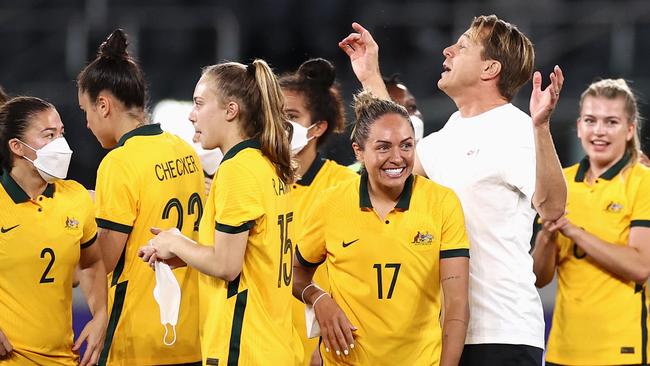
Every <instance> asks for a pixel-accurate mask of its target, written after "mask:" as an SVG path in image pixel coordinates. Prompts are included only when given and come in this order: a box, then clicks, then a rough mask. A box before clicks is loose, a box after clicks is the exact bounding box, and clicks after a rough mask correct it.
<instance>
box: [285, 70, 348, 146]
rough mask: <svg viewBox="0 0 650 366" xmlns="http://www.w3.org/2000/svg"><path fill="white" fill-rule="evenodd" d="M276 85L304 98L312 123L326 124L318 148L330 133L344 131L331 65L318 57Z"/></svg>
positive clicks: (340, 101)
mask: <svg viewBox="0 0 650 366" xmlns="http://www.w3.org/2000/svg"><path fill="white" fill-rule="evenodd" d="M279 82H280V86H281V87H282V89H286V90H291V91H294V92H297V93H300V94H302V95H303V96H304V97H305V104H306V107H307V109H308V110H309V113H310V114H311V118H312V121H311V122H312V123H316V122H318V121H327V123H328V125H327V130H326V131H325V133H324V134H323V135H322V136H320V137H319V138H318V142H317V144H318V145H319V146H320V145H321V144H323V143H325V142H326V141H327V140H328V138H329V136H331V134H332V133H341V132H343V131H344V130H345V106H344V104H343V97H342V96H341V91H340V88H339V85H338V83H337V82H336V71H335V69H334V65H332V63H331V62H329V61H327V60H325V59H322V58H314V59H310V60H307V61H305V62H303V64H302V65H300V67H299V68H298V70H297V71H296V72H292V73H288V74H284V75H282V76H281V77H280V79H279Z"/></svg>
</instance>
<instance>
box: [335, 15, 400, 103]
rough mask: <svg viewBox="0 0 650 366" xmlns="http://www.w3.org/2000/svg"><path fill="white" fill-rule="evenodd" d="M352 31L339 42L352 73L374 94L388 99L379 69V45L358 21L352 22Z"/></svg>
mask: <svg viewBox="0 0 650 366" xmlns="http://www.w3.org/2000/svg"><path fill="white" fill-rule="evenodd" d="M352 28H353V29H354V32H353V33H350V35H349V36H347V37H345V38H344V39H343V40H342V41H341V42H339V48H340V49H342V50H343V52H345V53H346V54H347V55H348V56H349V57H350V63H351V64H352V70H353V71H354V74H355V75H356V76H357V79H359V82H361V85H363V87H364V89H367V90H370V91H371V92H372V93H373V94H375V96H377V97H379V98H384V99H390V97H389V95H388V91H386V85H384V81H383V80H382V78H381V72H380V71H379V45H378V44H377V42H375V40H374V39H373V38H372V35H371V34H370V32H368V30H367V29H365V28H364V27H362V26H361V24H359V23H352Z"/></svg>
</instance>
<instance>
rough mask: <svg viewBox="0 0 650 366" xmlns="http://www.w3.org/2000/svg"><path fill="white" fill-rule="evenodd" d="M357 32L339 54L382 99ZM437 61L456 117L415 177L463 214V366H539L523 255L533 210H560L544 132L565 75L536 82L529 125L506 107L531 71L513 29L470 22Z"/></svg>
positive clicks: (366, 36) (536, 313)
mask: <svg viewBox="0 0 650 366" xmlns="http://www.w3.org/2000/svg"><path fill="white" fill-rule="evenodd" d="M353 28H354V30H355V31H356V32H355V33H352V34H350V35H349V36H348V37H346V38H345V39H344V40H343V41H341V42H340V43H339V47H340V48H341V49H343V51H345V52H346V53H347V54H348V56H350V60H351V62H352V67H353V69H354V72H355V74H356V75H357V78H358V79H359V81H361V83H362V84H363V86H364V88H366V89H370V90H372V91H373V93H375V94H376V95H378V96H379V97H383V98H387V95H388V94H387V93H386V88H385V85H384V84H383V81H382V79H381V75H380V71H379V60H378V53H379V47H378V45H377V43H376V42H375V41H374V40H373V39H372V36H371V35H370V33H369V32H368V31H367V30H365V29H364V28H363V27H361V26H360V25H359V24H356V23H355V24H353ZM443 54H444V56H445V62H444V63H443V73H442V75H441V78H440V80H439V81H438V87H439V88H440V89H441V90H442V91H444V92H445V93H446V94H447V95H448V96H449V97H450V98H451V99H452V100H453V101H454V103H456V106H457V107H458V111H457V112H455V113H454V114H453V115H452V116H451V117H450V118H449V121H448V122H447V124H446V125H445V127H443V128H442V129H441V130H440V131H438V132H436V133H434V134H431V135H429V136H427V137H426V138H424V139H423V140H422V141H421V142H420V143H419V144H418V145H417V148H416V150H417V156H416V164H415V169H414V173H416V174H421V175H424V176H427V177H429V178H431V179H432V180H434V181H436V182H438V183H440V184H443V185H445V186H448V187H450V188H452V189H453V190H454V191H455V192H456V194H457V195H458V197H459V198H460V201H461V204H462V206H463V210H464V213H465V222H466V225H467V230H468V235H469V238H470V242H471V248H470V257H471V259H470V286H469V304H470V321H469V324H468V328H467V335H466V340H465V347H464V349H463V350H462V358H461V363H460V364H461V365H472V366H473V365H541V364H542V353H543V348H544V319H543V312H542V304H541V301H540V299H539V295H538V294H537V291H536V289H535V286H534V282H535V276H534V274H533V271H532V265H533V261H532V257H531V256H530V255H529V253H528V252H529V249H530V245H529V241H530V237H531V234H532V233H531V231H532V223H533V220H534V217H535V210H537V212H538V213H539V215H540V217H541V218H542V220H554V219H557V218H559V217H560V216H561V215H562V214H563V213H564V208H565V204H566V183H565V181H564V178H563V176H562V169H561V166H560V163H559V160H558V158H557V154H556V152H555V147H554V145H553V140H552V138H551V134H550V127H549V121H550V116H551V113H552V112H553V110H554V109H555V106H556V104H557V100H558V98H559V92H560V89H561V88H562V83H563V81H564V78H563V76H562V71H561V70H560V68H559V67H557V66H556V67H555V69H554V71H553V73H551V75H550V79H551V84H550V86H548V87H547V88H546V89H544V90H543V91H542V89H541V81H542V80H541V75H540V74H539V72H536V73H535V74H534V76H533V92H532V95H531V99H530V112H531V116H532V118H531V117H529V116H528V115H527V114H525V113H524V112H522V111H521V110H519V109H518V108H517V107H515V106H513V105H512V104H510V102H511V100H512V98H513V97H514V95H515V94H516V92H517V91H518V90H519V88H520V87H521V86H522V85H524V84H525V83H526V82H527V81H528V80H530V77H531V74H532V71H533V63H534V50H533V46H532V44H531V42H530V41H529V40H528V38H526V36H525V35H523V34H522V33H521V32H520V31H519V30H518V29H517V28H516V27H514V26H513V25H511V24H509V23H507V22H505V21H503V20H500V19H498V18H497V17H496V16H494V15H491V16H480V17H476V18H474V20H473V22H472V24H471V26H470V28H469V29H468V30H467V31H466V32H465V33H463V34H462V35H461V36H460V38H459V39H458V41H457V42H456V43H455V44H453V45H451V46H449V47H447V48H445V49H444V51H443ZM442 280H443V281H444V280H446V279H442ZM447 280H454V279H453V278H452V279H447ZM448 321H455V319H445V322H448ZM451 329H453V328H451ZM443 339H444V338H443Z"/></svg>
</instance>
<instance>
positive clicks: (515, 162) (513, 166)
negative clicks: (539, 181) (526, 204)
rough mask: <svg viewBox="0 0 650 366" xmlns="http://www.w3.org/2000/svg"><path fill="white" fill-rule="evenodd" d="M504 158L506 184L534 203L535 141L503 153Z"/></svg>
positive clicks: (503, 172)
mask: <svg viewBox="0 0 650 366" xmlns="http://www.w3.org/2000/svg"><path fill="white" fill-rule="evenodd" d="M531 138H532V137H531ZM502 158H503V162H504V166H503V167H502V175H503V179H504V180H505V183H506V184H508V185H509V186H511V187H514V188H516V189H517V190H518V191H519V192H521V193H523V194H524V195H525V196H526V198H527V199H528V201H530V202H532V200H533V194H534V193H535V177H536V172H537V170H536V169H537V162H536V160H535V146H534V141H531V144H530V145H528V144H526V145H523V146H517V147H515V148H514V149H513V150H510V151H503V153H502Z"/></svg>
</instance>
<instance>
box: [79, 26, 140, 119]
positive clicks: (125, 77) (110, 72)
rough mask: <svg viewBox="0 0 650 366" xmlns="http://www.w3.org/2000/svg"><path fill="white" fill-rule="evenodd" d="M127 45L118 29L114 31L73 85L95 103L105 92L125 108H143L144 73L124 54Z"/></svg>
mask: <svg viewBox="0 0 650 366" xmlns="http://www.w3.org/2000/svg"><path fill="white" fill-rule="evenodd" d="M128 45H129V43H128V41H127V39H126V34H125V33H124V31H123V30H122V29H116V30H114V31H113V32H112V33H111V34H110V35H109V36H108V38H106V40H105V41H104V42H102V44H101V45H100V46H99V50H98V52H97V57H96V58H95V60H93V61H92V62H91V63H90V64H88V66H86V67H85V68H84V69H83V70H81V72H80V73H79V75H78V76H77V86H78V87H79V90H81V92H83V93H88V96H89V97H90V100H91V101H93V102H94V101H96V100H97V97H98V96H99V93H100V92H102V91H104V90H106V91H109V92H111V93H112V94H113V95H114V96H115V97H116V98H117V99H118V100H120V101H121V102H122V103H123V104H124V106H125V107H126V108H139V109H143V110H144V109H145V104H146V100H147V99H146V98H147V87H146V83H145V80H144V73H143V72H142V69H140V66H139V65H138V64H137V63H136V61H135V60H134V59H133V58H132V57H131V56H130V55H129V53H128V52H127V46H128Z"/></svg>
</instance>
